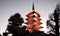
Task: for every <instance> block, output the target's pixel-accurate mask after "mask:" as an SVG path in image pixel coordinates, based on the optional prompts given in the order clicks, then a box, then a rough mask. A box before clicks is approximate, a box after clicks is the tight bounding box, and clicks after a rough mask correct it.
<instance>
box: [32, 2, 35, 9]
mask: <svg viewBox="0 0 60 36" xmlns="http://www.w3.org/2000/svg"><path fill="white" fill-rule="evenodd" d="M34 9H35V8H34V2H33V6H32V10H34Z"/></svg>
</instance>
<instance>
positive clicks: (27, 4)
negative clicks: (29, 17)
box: [0, 0, 60, 34]
mask: <svg viewBox="0 0 60 36" xmlns="http://www.w3.org/2000/svg"><path fill="white" fill-rule="evenodd" d="M33 2H34V5H35V10H36V11H38V12H39V14H40V15H41V19H42V20H41V22H42V23H43V26H44V31H45V32H46V21H47V20H48V14H49V13H53V11H54V9H55V7H56V5H57V3H59V2H60V0H0V34H2V33H3V32H4V31H5V29H6V27H7V25H8V19H9V17H10V16H11V15H14V14H15V13H17V12H18V13H20V14H21V16H22V17H23V18H24V20H25V19H26V18H25V17H26V14H28V13H30V12H31V11H32V4H33Z"/></svg>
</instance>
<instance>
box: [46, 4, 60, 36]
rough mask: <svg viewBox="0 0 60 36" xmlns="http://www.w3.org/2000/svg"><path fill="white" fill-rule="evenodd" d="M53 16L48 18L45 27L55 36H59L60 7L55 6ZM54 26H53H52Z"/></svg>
mask: <svg viewBox="0 0 60 36" xmlns="http://www.w3.org/2000/svg"><path fill="white" fill-rule="evenodd" d="M52 15H53V16H49V17H50V19H49V20H48V21H47V26H49V27H51V28H52V29H53V30H52V29H51V28H50V32H51V31H53V32H54V33H55V34H56V36H59V33H60V32H59V26H60V5H59V4H57V7H56V9H55V10H54V13H53V14H52ZM53 24H54V25H53Z"/></svg>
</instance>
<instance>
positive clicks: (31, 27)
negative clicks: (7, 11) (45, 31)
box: [26, 3, 43, 32]
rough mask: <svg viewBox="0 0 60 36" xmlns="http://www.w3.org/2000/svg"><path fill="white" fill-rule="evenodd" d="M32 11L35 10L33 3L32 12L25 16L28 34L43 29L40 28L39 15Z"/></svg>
mask: <svg viewBox="0 0 60 36" xmlns="http://www.w3.org/2000/svg"><path fill="white" fill-rule="evenodd" d="M34 9H35V8H34V3H33V7H32V12H30V13H28V14H27V15H26V16H27V18H26V21H27V22H26V24H27V30H28V31H29V32H34V31H42V30H40V29H41V28H43V27H42V26H40V25H41V24H42V23H41V22H40V20H41V18H40V14H39V13H38V12H36V11H35V10H34Z"/></svg>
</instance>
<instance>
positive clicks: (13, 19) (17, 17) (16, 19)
mask: <svg viewBox="0 0 60 36" xmlns="http://www.w3.org/2000/svg"><path fill="white" fill-rule="evenodd" d="M8 21H9V24H14V25H22V23H23V22H24V21H23V18H22V17H21V15H20V14H19V13H16V14H14V15H13V16H11V17H10V18H9V19H8Z"/></svg>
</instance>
